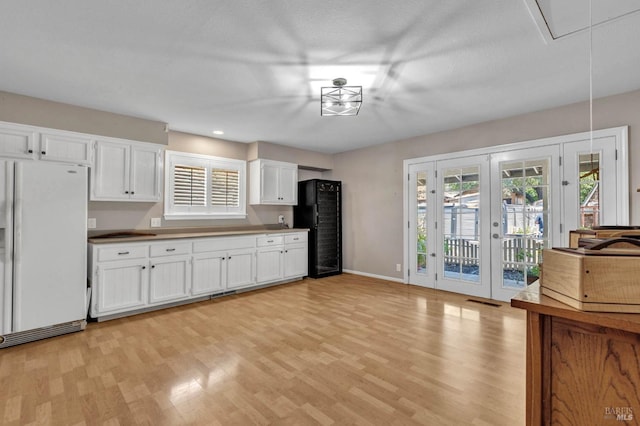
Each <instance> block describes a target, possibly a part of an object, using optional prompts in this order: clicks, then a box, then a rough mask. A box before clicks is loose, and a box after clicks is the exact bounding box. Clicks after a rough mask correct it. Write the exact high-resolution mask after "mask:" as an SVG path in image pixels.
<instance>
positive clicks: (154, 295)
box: [149, 256, 191, 304]
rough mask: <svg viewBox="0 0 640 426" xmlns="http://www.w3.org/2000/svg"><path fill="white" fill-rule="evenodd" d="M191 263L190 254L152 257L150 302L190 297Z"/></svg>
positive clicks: (171, 300)
mask: <svg viewBox="0 0 640 426" xmlns="http://www.w3.org/2000/svg"><path fill="white" fill-rule="evenodd" d="M190 264H191V257H190V256H170V257H163V258H157V259H156V258H154V259H151V270H150V272H149V274H150V276H149V303H151V304H154V303H160V302H173V301H176V300H180V299H185V298H187V297H189V289H190V287H191V268H190Z"/></svg>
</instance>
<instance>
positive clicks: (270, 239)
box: [256, 235, 284, 247]
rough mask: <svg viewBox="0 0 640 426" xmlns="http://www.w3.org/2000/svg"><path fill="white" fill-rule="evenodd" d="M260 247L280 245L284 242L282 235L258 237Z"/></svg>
mask: <svg viewBox="0 0 640 426" xmlns="http://www.w3.org/2000/svg"><path fill="white" fill-rule="evenodd" d="M256 242H257V244H258V247H269V246H278V245H282V244H283V243H284V238H283V237H282V235H267V236H266V237H258V238H257V239H256Z"/></svg>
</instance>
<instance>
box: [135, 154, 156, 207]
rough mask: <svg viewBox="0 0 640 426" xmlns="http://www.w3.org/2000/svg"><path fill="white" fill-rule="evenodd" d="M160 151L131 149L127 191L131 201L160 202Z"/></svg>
mask: <svg viewBox="0 0 640 426" xmlns="http://www.w3.org/2000/svg"><path fill="white" fill-rule="evenodd" d="M161 161H162V150H161V149H159V148H147V147H138V146H135V145H134V146H132V147H131V175H130V185H129V190H130V194H131V199H132V200H137V201H160V177H161V173H162V168H161V164H162V163H161Z"/></svg>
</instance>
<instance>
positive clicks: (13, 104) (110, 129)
mask: <svg viewBox="0 0 640 426" xmlns="http://www.w3.org/2000/svg"><path fill="white" fill-rule="evenodd" d="M0 121H8V122H11V123H20V124H29V125H32V126H41V127H49V128H52V129H61V130H70V131H74V132H80V133H89V134H92V135H100V136H110V137H114V138H122V139H132V140H136V141H143V142H153V143H159V144H163V145H166V144H167V140H168V135H167V133H166V132H165V124H164V123H162V122H159V121H152V120H145V119H142V118H135V117H128V116H126V115H120V114H112V113H110V112H105V111H98V110H95V109H90V108H82V107H78V106H74V105H69V104H63V103H60V102H52V101H47V100H44V99H38V98H32V97H29V96H22V95H16V94H14V93H8V92H0Z"/></svg>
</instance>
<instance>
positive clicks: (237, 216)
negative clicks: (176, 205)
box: [164, 213, 247, 220]
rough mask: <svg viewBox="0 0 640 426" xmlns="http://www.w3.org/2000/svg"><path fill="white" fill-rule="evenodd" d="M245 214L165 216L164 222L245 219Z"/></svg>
mask: <svg viewBox="0 0 640 426" xmlns="http://www.w3.org/2000/svg"><path fill="white" fill-rule="evenodd" d="M246 218H247V215H246V214H240V213H233V214H171V215H168V214H165V215H164V219H165V220H199V219H246Z"/></svg>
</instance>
